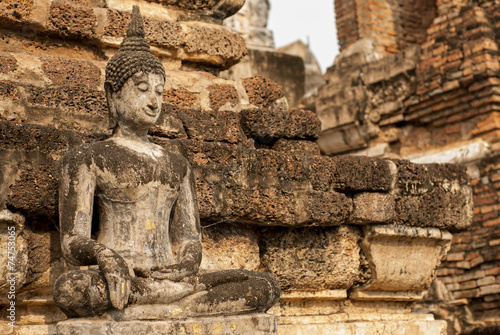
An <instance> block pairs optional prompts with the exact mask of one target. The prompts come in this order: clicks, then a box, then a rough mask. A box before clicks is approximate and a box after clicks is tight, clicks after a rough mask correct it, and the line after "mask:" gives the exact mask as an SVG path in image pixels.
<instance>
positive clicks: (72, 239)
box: [59, 148, 130, 309]
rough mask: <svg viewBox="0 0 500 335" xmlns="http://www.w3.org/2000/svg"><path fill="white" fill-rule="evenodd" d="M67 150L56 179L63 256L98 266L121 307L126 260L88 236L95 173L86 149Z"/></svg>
mask: <svg viewBox="0 0 500 335" xmlns="http://www.w3.org/2000/svg"><path fill="white" fill-rule="evenodd" d="M85 149H86V150H78V149H77V150H75V151H70V152H69V153H68V154H67V155H66V156H65V157H64V159H63V163H62V170H61V174H60V181H59V223H60V228H61V229H60V232H61V247H62V251H63V254H64V257H65V258H66V259H68V260H69V261H70V262H71V263H73V264H75V265H96V264H97V265H98V266H99V269H100V270H101V272H102V273H103V275H104V277H105V278H106V281H107V283H108V288H109V292H110V300H111V303H112V305H113V306H114V307H115V308H117V309H122V308H123V307H124V306H125V305H126V304H127V302H128V298H129V295H130V274H129V270H128V266H127V264H126V262H125V261H124V260H123V258H122V257H120V256H119V255H118V254H117V253H116V252H115V251H113V250H111V249H109V248H107V247H106V246H104V245H103V244H101V243H98V242H97V241H95V240H93V239H92V238H91V228H92V211H93V205H94V192H95V188H96V175H95V172H94V171H93V164H92V161H91V157H89V152H90V151H89V150H88V148H85Z"/></svg>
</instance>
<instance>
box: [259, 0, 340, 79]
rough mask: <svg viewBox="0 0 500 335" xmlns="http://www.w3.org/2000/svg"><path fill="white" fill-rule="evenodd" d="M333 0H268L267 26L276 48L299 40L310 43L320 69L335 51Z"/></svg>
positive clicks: (326, 63) (335, 54)
mask: <svg viewBox="0 0 500 335" xmlns="http://www.w3.org/2000/svg"><path fill="white" fill-rule="evenodd" d="M333 1H334V0H270V3H271V12H270V15H269V22H268V25H267V27H268V29H270V30H272V31H273V32H274V42H275V45H276V48H279V47H282V46H284V45H287V44H289V43H292V42H295V41H296V40H298V39H300V40H302V41H303V42H304V43H307V37H309V45H310V48H311V50H312V52H313V53H314V55H315V56H316V59H317V60H318V62H319V64H320V66H321V69H322V70H323V72H325V70H326V69H327V68H328V67H330V66H331V65H332V64H333V61H334V59H335V56H337V54H338V52H339V51H338V43H337V29H336V27H335V14H334V10H333Z"/></svg>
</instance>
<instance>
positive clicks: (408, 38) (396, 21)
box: [335, 0, 437, 55]
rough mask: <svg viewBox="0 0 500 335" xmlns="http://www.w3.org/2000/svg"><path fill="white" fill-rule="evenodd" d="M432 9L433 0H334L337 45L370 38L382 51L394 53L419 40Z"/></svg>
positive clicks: (420, 41) (341, 47)
mask: <svg viewBox="0 0 500 335" xmlns="http://www.w3.org/2000/svg"><path fill="white" fill-rule="evenodd" d="M436 11H437V9H436V4H435V1H433V0H413V1H404V0H348V1H346V0H336V1H335V12H336V20H337V21H336V22H337V34H338V39H339V45H340V49H341V50H345V48H347V47H348V46H350V45H352V44H353V43H355V42H356V41H357V40H359V39H362V38H372V39H374V41H375V43H376V44H377V45H380V46H381V47H382V51H383V53H384V55H387V54H392V53H397V52H398V51H401V50H403V49H404V48H405V47H406V46H408V45H411V44H419V43H422V42H423V40H424V39H425V36H426V29H427V27H428V26H429V25H430V24H431V23H432V20H433V19H434V17H435V16H436Z"/></svg>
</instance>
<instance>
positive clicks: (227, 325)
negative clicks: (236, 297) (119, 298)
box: [57, 314, 277, 335]
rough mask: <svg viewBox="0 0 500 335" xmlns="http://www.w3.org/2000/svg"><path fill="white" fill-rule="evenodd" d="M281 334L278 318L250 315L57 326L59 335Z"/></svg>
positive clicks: (91, 321) (77, 322)
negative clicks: (278, 327) (278, 328)
mask: <svg viewBox="0 0 500 335" xmlns="http://www.w3.org/2000/svg"><path fill="white" fill-rule="evenodd" d="M276 332H277V321H276V317H275V316H271V315H267V314H249V315H238V316H226V317H211V318H209V317H204V318H188V319H186V320H180V321H158V320H155V321H121V322H119V321H109V320H94V319H70V320H67V321H62V322H60V323H58V324H57V335H71V334H76V333H78V334H80V335H129V334H130V335H132V334H134V335H135V334H151V335H167V334H168V335H181V334H200V335H211V334H235V335H245V334H255V335H271V334H276Z"/></svg>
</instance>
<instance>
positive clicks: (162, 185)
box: [96, 156, 183, 203]
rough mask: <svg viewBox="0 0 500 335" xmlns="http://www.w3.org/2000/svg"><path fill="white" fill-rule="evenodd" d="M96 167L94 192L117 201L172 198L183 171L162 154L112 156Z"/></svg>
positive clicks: (176, 190) (177, 191) (177, 189)
mask: <svg viewBox="0 0 500 335" xmlns="http://www.w3.org/2000/svg"><path fill="white" fill-rule="evenodd" d="M104 163H105V164H102V165H101V166H99V167H98V169H97V171H96V172H97V173H96V176H97V178H96V195H98V196H100V197H104V198H107V199H109V200H110V201H117V202H122V203H124V202H130V203H132V202H140V201H141V199H144V200H148V201H151V200H154V199H153V198H156V197H161V198H163V199H164V201H167V202H168V200H167V199H171V198H176V197H177V195H178V193H179V190H180V184H181V180H182V173H183V171H182V170H181V169H179V168H177V167H176V166H175V165H174V164H172V163H171V162H170V160H168V159H166V158H162V159H153V158H149V157H140V158H137V157H133V156H132V157H130V156H128V157H127V156H125V157H116V158H115V159H111V160H108V161H106V162H104Z"/></svg>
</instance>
